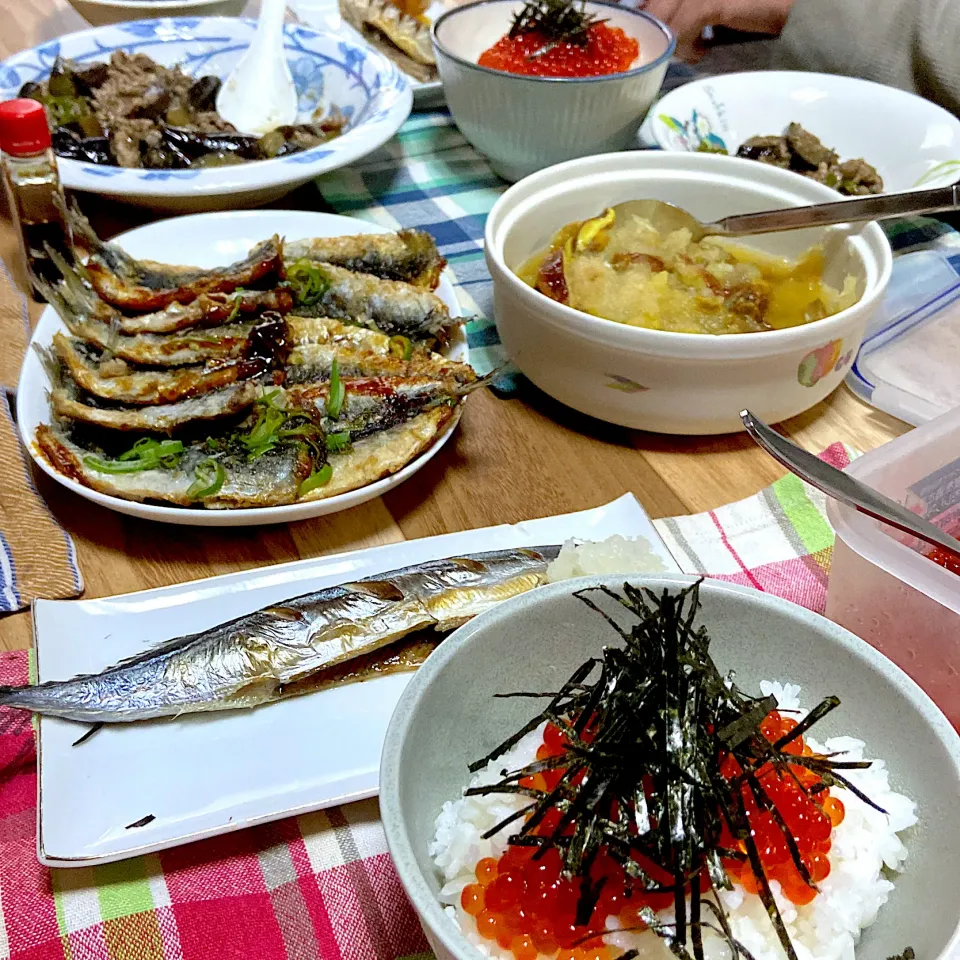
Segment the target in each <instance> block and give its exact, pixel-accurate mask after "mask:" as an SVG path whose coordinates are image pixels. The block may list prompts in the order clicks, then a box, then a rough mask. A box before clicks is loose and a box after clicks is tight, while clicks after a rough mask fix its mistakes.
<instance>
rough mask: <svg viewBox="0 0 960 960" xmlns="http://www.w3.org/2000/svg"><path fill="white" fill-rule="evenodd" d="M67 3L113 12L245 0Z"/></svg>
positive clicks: (85, 0) (89, 0) (241, 0)
mask: <svg viewBox="0 0 960 960" xmlns="http://www.w3.org/2000/svg"><path fill="white" fill-rule="evenodd" d="M68 2H69V3H70V5H71V6H75V5H76V3H80V4H81V5H85V4H87V5H89V6H91V7H109V8H112V9H114V10H187V9H198V10H200V9H203V8H204V7H212V6H217V5H222V4H224V3H236V4H241V3H244V4H245V0H68ZM221 16H222V14H221ZM106 26H114V24H106ZM76 32H77V33H79V32H80V31H76Z"/></svg>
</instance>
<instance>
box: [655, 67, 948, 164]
mask: <svg viewBox="0 0 960 960" xmlns="http://www.w3.org/2000/svg"><path fill="white" fill-rule="evenodd" d="M758 74H763V76H764V78H765V81H769V80H770V79H771V78H781V79H782V80H783V81H784V82H785V83H790V82H791V81H793V82H794V83H797V84H800V83H808V84H810V83H835V84H839V85H840V86H846V87H849V88H850V89H851V92H853V91H855V90H856V89H861V90H862V89H864V88H872V89H873V90H875V91H877V92H880V91H884V92H885V93H886V94H887V95H888V96H890V97H891V98H893V99H894V100H902V101H904V102H905V103H908V104H909V106H910V107H911V108H912V109H920V110H923V111H924V112H927V113H936V114H937V115H938V116H939V117H940V118H941V120H943V122H945V123H949V124H950V125H951V126H952V127H954V129H956V128H958V127H960V119H958V118H957V117H956V116H954V114H952V113H950V111H949V110H947V109H945V108H944V107H941V106H940V104H938V103H934V102H933V101H932V100H927V99H926V98H924V97H921V96H919V95H918V94H916V93H912V92H911V91H909V90H901V89H900V88H899V87H891V86H888V85H887V84H885V83H877V81H875V80H866V79H864V78H862V77H850V76H846V75H844V74H841V73H824V72H822V71H817V72H813V71H810V72H807V71H805V70H738V71H736V72H735V73H721V74H717V75H716V76H712V77H698V78H696V79H694V80H691V81H690V82H689V83H685V84H683V85H682V86H679V87H676V88H674V89H673V90H670V91H669V92H667V93H665V94H664V95H663V96H662V97H660V98H659V99H658V100H657V102H656V103H655V104H654V106H653V107H651V109H650V131H651V132H652V134H653V138H654V139H655V140H656V142H657V145H658V146H659V147H660V148H661V149H662V150H666V151H668V152H670V153H693V152H695V151H692V150H683V149H680V148H677V147H672V146H670V145H669V144H668V143H667V141H666V139H665V138H664V137H663V136H662V133H663V127H664V124H663V123H662V122H661V121H660V120H659V117H658V116H657V115H656V113H655V112H654V108H657V109H659V108H660V107H661V106H662V105H663V104H664V103H665V102H667V101H671V102H674V101H679V100H681V99H682V97H683V94H684V93H686V94H692V93H695V92H696V91H698V90H702V89H703V88H704V87H706V86H707V85H709V84H719V85H720V86H727V85H732V84H734V83H738V82H742V81H744V80H747V81H749V80H751V79H753V78H756V77H757V75H758Z"/></svg>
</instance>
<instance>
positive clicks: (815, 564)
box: [0, 444, 851, 960]
mask: <svg viewBox="0 0 960 960" xmlns="http://www.w3.org/2000/svg"><path fill="white" fill-rule="evenodd" d="M823 456H824V458H825V459H827V460H828V461H829V462H831V463H833V464H834V465H835V466H838V467H844V466H846V465H847V463H848V462H849V458H850V456H851V452H850V451H849V450H847V449H846V448H844V447H842V446H841V445H839V444H836V445H834V446H833V447H831V448H830V449H829V450H827V451H826V452H825V453H824V455H823ZM656 526H657V529H658V531H659V532H660V534H661V536H662V537H663V538H664V540H665V541H666V543H667V545H668V546H669V548H670V550H671V552H673V554H674V556H675V557H676V558H677V561H678V563H679V564H680V565H681V567H682V568H683V569H684V570H685V571H687V572H690V573H705V574H709V575H713V576H717V577H719V578H721V579H725V580H731V581H734V582H736V583H744V584H748V585H750V586H753V587H756V588H758V589H760V590H765V591H767V592H770V593H775V594H778V595H779V596H783V597H786V598H788V599H790V600H793V601H795V602H797V603H801V604H803V605H805V606H807V607H809V608H811V609H813V610H818V611H819V610H822V609H823V606H824V602H825V599H826V580H827V572H828V570H829V567H830V557H831V553H832V549H833V533H832V531H831V529H830V527H829V525H828V524H827V520H826V516H825V512H824V501H823V496H822V495H821V494H819V493H818V492H817V491H814V490H813V489H811V488H809V487H807V486H806V485H805V484H803V483H802V482H801V481H799V480H797V479H796V478H795V477H793V476H788V477H784V478H783V479H781V480H779V481H777V482H776V483H774V484H773V485H772V486H770V487H768V488H767V489H765V490H763V491H761V492H760V493H759V494H757V495H756V496H753V497H750V498H749V499H747V500H743V501H741V502H739V503H734V504H730V505H728V506H725V507H721V508H720V509H718V510H713V511H710V512H709V513H704V514H700V515H698V516H692V517H676V518H673V519H667V520H660V521H657V522H656ZM27 676H28V660H27V654H26V653H14V654H6V655H2V656H0V684H4V683H23V682H25V681H26V679H27ZM266 709H269V707H267V708H266ZM142 762H143V763H149V762H150V758H149V757H144V758H143V760H142ZM103 788H104V789H105V790H109V789H110V784H109V783H105V784H104V785H103ZM36 797H37V777H36V766H35V753H34V739H33V732H32V727H31V725H30V723H29V721H27V720H25V718H24V717H23V716H22V715H20V714H15V713H14V712H13V711H9V710H6V711H4V710H0V960H6V958H13V960H316V958H322V960H399V958H411V957H421V956H422V957H429V954H428V952H427V945H426V942H425V940H424V938H423V935H422V933H421V931H420V928H419V926H418V923H417V920H416V918H415V916H414V914H413V911H412V909H411V907H410V905H409V903H408V901H407V899H406V897H405V896H404V893H403V891H402V889H401V887H400V883H399V881H398V879H397V876H396V873H395V872H394V869H393V865H392V863H391V861H390V858H389V856H388V855H387V852H386V844H385V841H384V836H383V832H382V829H381V826H380V822H379V819H378V810H377V804H376V801H374V800H370V801H364V802H362V803H356V804H351V805H350V806H346V807H337V808H333V809H331V810H326V811H323V812H321V813H315V814H310V815H308V816H303V817H297V818H291V819H288V820H283V821H280V822H278V823H275V824H270V825H267V826H262V827H256V828H253V829H250V830H244V831H242V832H239V833H233V834H229V835H227V836H225V837H221V838H216V839H212V840H206V841H203V842H200V843H195V844H191V845H188V846H185V847H180V848H178V849H176V850H170V851H167V852H164V853H160V854H154V855H150V856H146V857H141V858H138V859H134V860H126V861H123V862H121V863H117V864H112V865H109V866H104V867H94V868H81V869H72V870H54V871H51V870H47V869H45V868H44V867H41V866H40V865H39V864H38V862H37V857H36Z"/></svg>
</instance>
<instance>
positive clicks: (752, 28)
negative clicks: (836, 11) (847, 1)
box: [642, 0, 843, 60]
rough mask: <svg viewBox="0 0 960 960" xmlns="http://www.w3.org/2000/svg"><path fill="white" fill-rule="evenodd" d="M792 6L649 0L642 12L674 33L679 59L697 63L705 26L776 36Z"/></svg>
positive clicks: (770, 1)
mask: <svg viewBox="0 0 960 960" xmlns="http://www.w3.org/2000/svg"><path fill="white" fill-rule="evenodd" d="M838 2H840V3H842V2H843V0H838ZM793 3H794V0H647V2H646V3H645V4H644V6H643V8H642V9H643V10H645V11H646V12H647V13H652V14H653V15H654V16H655V17H657V18H658V19H659V20H662V21H663V22H664V23H665V24H667V26H668V27H670V29H671V30H673V32H674V33H675V34H676V36H677V56H678V57H680V58H681V59H682V60H698V59H699V58H700V57H701V56H703V53H704V46H703V44H702V42H701V39H700V38H701V35H702V33H703V29H704V27H729V28H730V29H731V30H741V31H743V32H744V33H768V34H772V35H773V34H777V33H779V32H780V30H781V29H782V28H783V25H784V23H785V22H786V19H787V14H788V13H789V12H790V7H791V5H792V4H793Z"/></svg>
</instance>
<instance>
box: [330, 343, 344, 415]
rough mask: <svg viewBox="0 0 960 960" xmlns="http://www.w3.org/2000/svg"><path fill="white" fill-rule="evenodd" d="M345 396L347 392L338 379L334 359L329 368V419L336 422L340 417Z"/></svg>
mask: <svg viewBox="0 0 960 960" xmlns="http://www.w3.org/2000/svg"><path fill="white" fill-rule="evenodd" d="M346 394H347V391H346V390H345V389H344V386H343V381H342V380H341V379H340V365H339V364H338V363H337V359H336V357H334V359H333V366H332V367H331V368H330V394H329V396H328V397H327V413H328V414H329V416H330V418H331V419H333V420H336V419H337V417H339V416H340V411H341V410H342V409H343V400H344V397H345V396H346Z"/></svg>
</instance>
